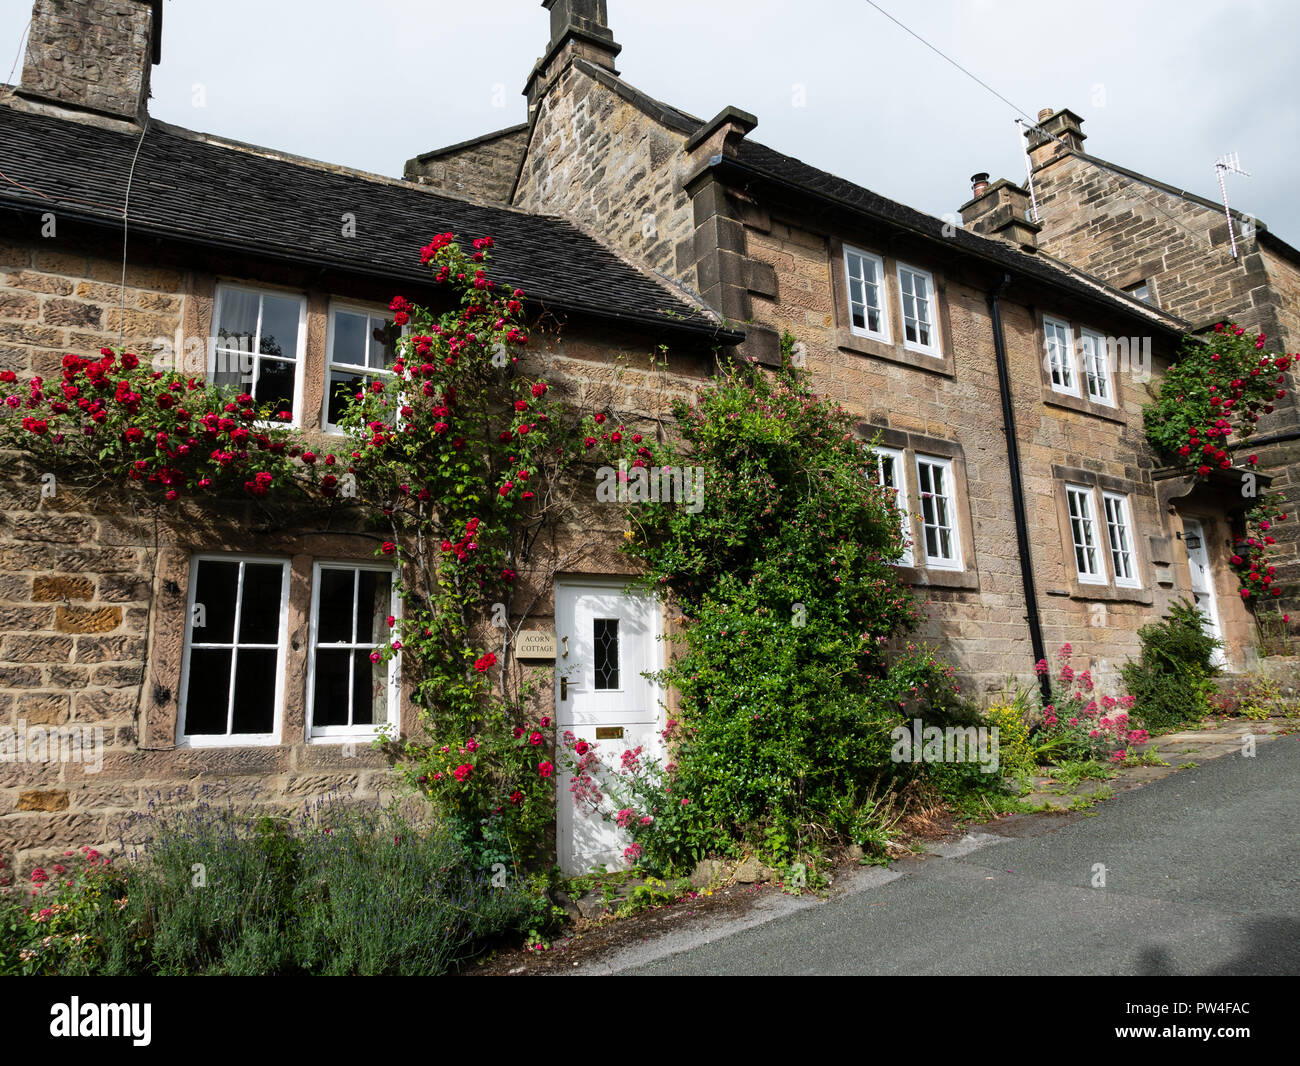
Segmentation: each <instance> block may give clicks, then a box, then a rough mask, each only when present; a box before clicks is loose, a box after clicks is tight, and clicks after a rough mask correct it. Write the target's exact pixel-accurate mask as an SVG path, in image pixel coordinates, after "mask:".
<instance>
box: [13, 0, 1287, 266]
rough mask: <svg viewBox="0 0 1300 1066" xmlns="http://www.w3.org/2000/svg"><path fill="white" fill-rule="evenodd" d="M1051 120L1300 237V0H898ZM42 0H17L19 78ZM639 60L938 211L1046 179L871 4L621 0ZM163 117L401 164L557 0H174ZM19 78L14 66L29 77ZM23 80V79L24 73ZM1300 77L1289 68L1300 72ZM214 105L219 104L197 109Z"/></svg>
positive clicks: (494, 84) (957, 78)
mask: <svg viewBox="0 0 1300 1066" xmlns="http://www.w3.org/2000/svg"><path fill="white" fill-rule="evenodd" d="M877 3H879V5H880V6H881V7H882V8H884V9H885V10H886V11H889V12H890V13H891V14H893V15H894V16H895V17H896V18H898V19H899V20H900V21H902V22H903V23H905V24H906V25H908V26H909V27H910V28H911V29H913V30H914V31H915V32H916V33H917V34H919V35H920V36H921V37H923V38H925V39H926V40H927V41H929V42H930V43H931V44H933V45H934V46H935V47H936V48H938V49H940V50H941V51H942V52H944V53H945V54H947V55H948V56H951V57H952V58H953V59H954V60H956V61H957V62H958V63H960V64H961V65H962V66H964V67H966V68H967V69H968V70H970V71H971V72H972V73H974V74H975V75H977V76H978V77H980V78H981V79H982V80H984V81H985V82H987V83H988V84H989V85H990V86H992V87H993V88H994V89H996V90H997V91H998V92H999V93H1001V94H1002V95H1003V96H1005V97H1007V99H1009V100H1010V101H1011V102H1012V103H1014V104H1015V105H1016V106H1017V107H1019V108H1022V109H1023V110H1024V111H1026V112H1028V113H1029V114H1030V115H1036V114H1037V112H1038V110H1039V108H1042V107H1051V108H1054V109H1058V110H1059V109H1060V108H1063V107H1069V108H1070V109H1072V110H1074V111H1076V112H1077V113H1078V114H1080V115H1082V116H1083V117H1084V119H1085V122H1084V132H1085V133H1086V134H1088V141H1087V144H1086V145H1085V147H1086V149H1087V150H1088V151H1090V152H1092V153H1093V154H1095V155H1098V156H1100V157H1102V158H1103V159H1109V160H1111V161H1113V162H1116V163H1121V164H1123V165H1125V166H1128V167H1130V168H1133V169H1135V170H1139V171H1142V172H1143V173H1146V174H1150V175H1152V176H1154V177H1158V178H1160V179H1162V180H1164V181H1166V182H1169V183H1171V184H1174V185H1177V186H1179V187H1182V188H1186V189H1188V190H1191V191H1193V192H1198V193H1200V194H1202V195H1204V196H1208V197H1211V198H1213V199H1216V200H1217V199H1218V195H1219V192H1218V184H1217V182H1216V179H1215V172H1214V161H1215V159H1216V158H1218V157H1219V156H1220V155H1222V154H1224V153H1226V152H1232V151H1235V152H1237V153H1238V154H1239V156H1240V159H1241V165H1242V167H1243V168H1244V169H1245V170H1248V171H1250V172H1251V174H1252V176H1251V177H1249V178H1245V177H1230V178H1229V179H1228V181H1229V196H1230V200H1231V203H1232V206H1233V207H1234V208H1237V209H1239V210H1241V211H1244V212H1248V213H1251V214H1254V215H1256V216H1258V217H1259V218H1261V219H1263V220H1264V221H1265V222H1266V223H1267V224H1268V225H1269V226H1270V227H1271V228H1272V229H1273V231H1274V232H1275V233H1277V234H1278V235H1279V236H1281V237H1282V238H1284V239H1285V240H1288V241H1289V242H1291V243H1292V244H1297V245H1300V206H1297V197H1296V192H1295V159H1296V154H1297V149H1296V145H1297V142H1298V141H1300V138H1298V136H1297V134H1298V133H1300V119H1298V117H1297V111H1298V106H1297V104H1298V101H1300V92H1298V91H1297V90H1296V88H1295V85H1296V81H1295V78H1296V74H1295V64H1294V59H1293V55H1292V52H1293V46H1294V45H1295V44H1296V42H1297V41H1300V4H1296V3H1295V2H1294V0H1157V2H1153V0H1086V2H1083V0H1056V2H1052V3H1044V2H1043V0H925V2H924V3H918V2H916V0H877ZM30 13H31V4H30V2H29V0H0V54H3V55H4V57H5V58H3V59H0V65H2V66H3V69H2V70H0V77H4V76H5V75H7V74H8V67H9V65H10V64H11V63H12V62H13V58H12V57H13V56H14V54H15V52H16V49H17V47H18V41H19V38H20V37H21V35H22V33H23V30H24V28H25V27H26V24H27V20H28V18H29V16H30ZM609 17H610V23H611V26H612V28H613V31H614V36H615V39H616V40H617V41H618V42H619V43H620V44H621V45H622V46H623V53H622V55H621V56H620V57H619V69H620V71H621V72H622V74H623V76H624V78H625V79H626V80H627V81H628V82H629V83H631V84H632V85H635V86H636V87H637V88H640V89H642V90H644V91H645V92H647V93H649V94H651V95H652V96H655V97H658V98H660V99H663V100H665V101H667V102H669V103H671V104H673V105H675V106H677V107H680V108H682V109H683V110H685V111H689V112H691V113H693V114H695V115H698V116H700V117H703V118H708V117H711V116H712V115H713V114H715V113H716V112H717V111H719V110H720V109H721V108H722V107H724V106H725V105H727V104H734V105H736V106H738V107H741V108H744V109H745V110H747V111H750V112H753V113H754V114H755V115H757V116H758V119H759V124H758V128H757V130H755V132H754V133H753V134H752V136H753V138H754V139H756V140H761V141H762V142H764V143H765V144H768V145H770V146H772V147H773V148H777V149H779V150H781V151H784V152H787V153H789V154H791V155H795V156H798V157H799V158H801V159H804V160H805V161H807V162H809V163H812V164H814V165H817V166H820V167H823V168H824V169H827V170H830V171H832V172H834V173H836V174H839V175H842V176H843V177H846V178H849V179H851V180H853V181H856V182H858V183H860V184H862V185H865V186H867V187H869V188H871V189H874V190H876V191H877V192H880V193H882V194H884V195H886V196H890V197H893V198H894V199H897V200H901V201H903V202H904V203H907V204H910V205H911V206H913V207H916V208H919V209H921V210H923V211H928V212H930V213H932V214H935V215H943V214H944V213H946V212H951V211H954V210H955V209H956V208H957V207H958V206H959V205H960V204H961V203H962V202H963V201H964V200H965V199H967V198H968V196H969V190H970V184H969V180H968V179H969V177H970V175H971V174H972V173H974V172H976V171H981V170H987V171H990V172H991V173H992V174H993V176H994V177H999V176H1005V177H1009V178H1012V179H1013V180H1017V181H1021V180H1023V178H1024V156H1023V154H1021V153H1020V152H1019V150H1018V143H1019V142H1018V137H1017V132H1016V128H1015V126H1014V125H1013V119H1014V118H1015V112H1014V111H1012V109H1011V108H1009V107H1008V106H1007V104H1005V103H1003V102H1002V101H1000V100H999V99H998V98H997V97H996V96H994V95H992V94H991V93H990V92H988V91H987V90H985V89H983V88H981V87H980V86H979V85H977V84H976V83H975V82H973V81H972V80H970V79H969V78H968V77H966V76H965V75H964V74H962V73H960V72H959V71H957V70H956V69H954V68H953V67H952V66H950V65H949V64H948V63H946V62H945V61H944V60H942V59H941V58H940V57H939V56H937V55H935V54H934V53H933V52H931V51H929V50H928V49H927V48H925V46H924V45H922V44H920V43H919V42H918V41H916V40H915V39H914V38H912V37H909V36H908V35H907V34H906V33H905V32H904V31H903V30H901V29H899V28H898V27H897V26H896V25H894V24H893V23H891V22H890V21H889V20H888V19H886V18H885V17H884V16H883V15H882V14H880V13H879V12H878V11H876V10H874V9H873V8H872V7H871V6H870V5H869V4H868V3H866V2H865V0H653V2H649V0H636V2H634V0H609ZM163 30H164V32H163V50H162V65H161V66H160V67H158V68H156V69H155V71H154V82H153V94H154V99H153V101H152V104H151V111H152V114H153V115H155V116H156V117H158V118H161V119H164V120H166V121H168V122H172V123H175V124H176V125H180V126H185V127H188V128H191V129H197V130H203V131H207V132H211V133H217V134H221V135H224V136H228V137H233V138H237V139H239V140H243V141H250V142H253V143H255V144H262V145H267V146H270V147H273V148H278V149H282V150H285V151H290V152H295V153H298V154H301V155H306V156H311V157H314V158H318V159H323V160H327V161H329V162H333V163H342V164H346V165H350V166H355V167H360V168H363V169H365V170H370V171H375V172H378V173H382V174H388V175H393V176H397V175H400V174H401V171H402V164H403V162H404V161H405V160H406V159H407V158H409V157H410V156H413V155H416V154H418V153H419V152H423V151H427V150H428V149H430V148H434V147H440V146H442V145H445V144H450V143H453V142H456V141H460V140H465V139H466V138H469V137H473V136H477V135H478V134H480V133H484V132H487V131H489V130H492V129H497V128H500V127H502V126H508V125H511V124H513V123H516V122H521V121H523V119H524V117H525V110H524V101H523V97H522V96H521V95H520V92H521V90H522V89H523V85H524V81H525V79H526V77H527V75H528V72H529V71H530V70H531V68H532V64H533V62H534V61H535V60H536V58H537V57H538V56H540V55H541V53H542V51H543V50H544V47H545V45H546V42H547V36H548V16H547V14H546V12H545V11H544V10H543V9H542V7H541V4H540V2H539V0H492V2H469V3H464V2H456V3H452V2H448V0H365V2H364V3H362V2H357V0H351V2H346V3H345V2H343V0H274V2H271V0H185V2H181V3H178V2H175V0H167V3H166V12H165V15H164V25H163ZM6 80H8V79H6ZM15 80H16V76H15ZM1288 86H1289V87H1288ZM196 102H197V103H202V105H203V106H196Z"/></svg>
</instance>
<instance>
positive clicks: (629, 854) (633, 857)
mask: <svg viewBox="0 0 1300 1066" xmlns="http://www.w3.org/2000/svg"><path fill="white" fill-rule="evenodd" d="M641 854H642V852H641V845H640V844H633V845H632V846H631V847H627V848H624V849H623V858H624V859H625V860H626V861H627V862H628V864H629V865H630V864H631V863H634V862H636V861H637V859H639V858H641Z"/></svg>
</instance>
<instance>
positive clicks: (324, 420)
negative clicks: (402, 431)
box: [320, 300, 403, 436]
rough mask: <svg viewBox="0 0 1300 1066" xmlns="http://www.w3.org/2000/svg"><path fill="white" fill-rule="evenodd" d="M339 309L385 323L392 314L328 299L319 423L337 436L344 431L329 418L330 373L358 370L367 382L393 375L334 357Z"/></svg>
mask: <svg viewBox="0 0 1300 1066" xmlns="http://www.w3.org/2000/svg"><path fill="white" fill-rule="evenodd" d="M339 311H345V312H347V313H348V314H354V315H366V316H368V318H381V319H383V320H384V322H386V323H387V322H392V320H393V316H392V312H390V311H388V310H387V309H384V310H380V309H379V308H378V306H377V305H367V304H358V303H349V302H347V301H344V300H331V301H330V308H329V325H328V327H327V329H326V337H325V382H324V388H323V389H322V390H321V391H322V393H323V395H322V397H321V410H320V424H321V429H322V430H323V431H324V432H325V433H332V434H335V435H338V436H344V435H345V434H344V431H343V430H342V429H341V428H339V427H338V426H337V425H335V424H334V423H333V422H331V421H330V420H329V417H330V375H331V374H332V373H333V372H334V371H335V370H344V371H347V370H351V371H359V372H360V374H361V376H362V377H364V378H365V379H366V381H367V383H368V382H369V381H370V379H371V378H373V377H379V376H384V377H390V378H391V377H392V376H393V372H392V371H391V370H376V369H373V368H371V367H364V366H358V365H357V364H356V363H342V362H339V361H338V360H336V359H335V358H334V338H335V328H334V320H335V315H336V314H337V312H339ZM368 336H369V333H367V337H368ZM397 402H398V403H399V404H401V403H402V402H403V400H402V397H400V396H399V397H398V398H397ZM399 424H400V423H399Z"/></svg>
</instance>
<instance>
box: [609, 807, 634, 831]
mask: <svg viewBox="0 0 1300 1066" xmlns="http://www.w3.org/2000/svg"><path fill="white" fill-rule="evenodd" d="M635 817H636V812H635V811H634V810H632V809H631V808H629V807H624V808H623V809H622V810H621V811H619V812H618V814H617V815H615V817H614V821H615V822H617V823H618V827H619V828H620V829H626V828H627V826H628V825H629V824H630V823H631V821H632V819H633V818H635Z"/></svg>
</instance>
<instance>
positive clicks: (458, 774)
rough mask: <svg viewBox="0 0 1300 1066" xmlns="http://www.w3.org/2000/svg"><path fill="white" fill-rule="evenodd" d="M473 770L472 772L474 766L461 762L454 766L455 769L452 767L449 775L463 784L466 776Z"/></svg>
mask: <svg viewBox="0 0 1300 1066" xmlns="http://www.w3.org/2000/svg"><path fill="white" fill-rule="evenodd" d="M473 772H474V767H472V766H471V765H470V764H469V763H462V764H461V765H460V766H458V767H456V769H454V770H453V771H452V772H451V776H452V777H454V778H455V779H456V780H457V781H460V782H461V783H462V784H463V783H464V782H465V780H466V778H468V777H469V775H470V774H472V773H473Z"/></svg>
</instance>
